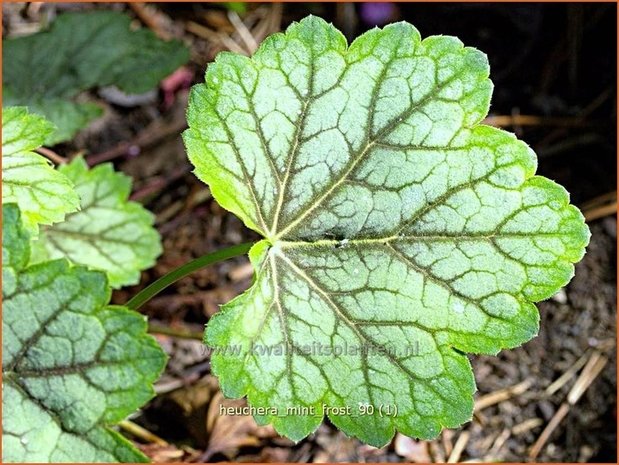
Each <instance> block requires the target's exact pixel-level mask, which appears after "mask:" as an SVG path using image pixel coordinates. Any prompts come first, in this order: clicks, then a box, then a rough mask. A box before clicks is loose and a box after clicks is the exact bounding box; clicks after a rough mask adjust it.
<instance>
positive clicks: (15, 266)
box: [2, 204, 165, 462]
mask: <svg viewBox="0 0 619 465" xmlns="http://www.w3.org/2000/svg"><path fill="white" fill-rule="evenodd" d="M2 233H3V242H2V278H3V279H2V297H3V301H2V461H3V462H115V461H120V462H142V461H147V458H146V457H145V456H144V455H143V454H142V453H141V452H139V451H138V450H137V449H136V448H135V447H134V446H133V445H132V444H131V443H130V442H129V441H127V440H126V439H125V438H123V437H122V436H121V435H119V434H118V433H117V432H116V431H114V430H113V429H111V428H110V427H111V426H112V425H114V424H115V423H117V422H118V421H120V420H123V419H124V418H125V417H127V416H128V415H129V414H131V413H132V412H133V411H134V410H135V409H137V408H138V407H140V406H141V405H142V404H144V403H145V402H146V401H148V400H149V399H150V398H151V397H152V396H153V394H154V391H153V389H152V383H153V382H154V380H155V379H156V378H157V377H158V376H159V373H160V372H161V370H162V369H163V366H164V364H165V354H164V353H163V351H162V350H161V348H160V347H159V345H158V344H157V342H156V341H155V340H154V339H153V338H152V337H151V336H149V335H147V334H146V321H145V319H144V317H143V316H142V315H140V314H139V313H136V312H133V311H130V310H128V309H127V308H125V307H119V306H110V305H108V302H109V299H110V289H109V287H108V286H107V280H106V277H105V275H104V274H103V273H101V272H98V271H89V270H86V269H85V268H84V267H79V266H76V267H74V266H72V265H70V264H69V262H68V261H66V260H64V259H61V260H54V261H48V262H45V263H40V264H37V265H34V266H28V265H27V264H28V261H29V254H30V250H29V239H30V238H29V234H28V233H27V232H26V230H25V229H24V228H23V226H22V224H21V219H20V212H19V209H18V207H17V206H16V205H15V204H8V205H3V207H2Z"/></svg>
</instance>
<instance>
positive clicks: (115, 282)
mask: <svg viewBox="0 0 619 465" xmlns="http://www.w3.org/2000/svg"><path fill="white" fill-rule="evenodd" d="M59 171H60V173H61V174H63V175H64V176H66V177H67V178H68V179H69V180H70V181H71V182H72V183H73V184H74V185H75V191H76V192H77V193H78V195H79V197H80V210H79V211H77V212H73V213H70V214H68V215H67V216H66V219H65V221H63V222H62V223H57V224H54V225H52V226H49V227H45V228H43V230H42V232H41V235H40V237H39V239H38V241H37V242H36V243H35V246H36V247H35V250H36V257H35V261H43V260H48V259H51V258H67V259H69V260H70V261H71V262H73V263H75V264H79V265H86V266H88V267H90V268H94V269H98V270H102V271H105V272H106V273H107V275H108V279H109V282H110V285H111V286H112V287H115V288H118V287H121V286H126V285H130V284H137V283H138V282H139V280H140V271H141V270H143V269H146V268H149V267H151V266H153V265H154V263H155V259H156V258H157V256H159V254H160V253H161V241H160V238H159V234H158V233H157V231H156V230H155V228H154V227H153V222H154V215H153V214H152V213H150V212H149V211H148V210H146V209H145V208H144V207H143V206H142V205H140V204H139V203H137V202H132V201H129V200H128V197H129V193H130V191H131V179H130V178H129V177H128V176H126V175H124V174H122V173H119V172H115V171H114V168H113V166H112V165H111V164H110V163H105V164H103V165H98V166H96V167H94V168H92V169H89V168H88V166H87V165H86V162H85V161H84V159H83V158H81V157H77V158H75V159H74V160H73V161H71V163H69V164H67V165H64V166H60V167H59Z"/></svg>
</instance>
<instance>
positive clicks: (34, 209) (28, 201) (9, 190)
mask: <svg viewBox="0 0 619 465" xmlns="http://www.w3.org/2000/svg"><path fill="white" fill-rule="evenodd" d="M53 130H54V126H53V125H52V124H51V123H50V122H49V121H47V120H45V118H43V117H41V116H38V115H34V114H30V113H28V110H27V109H26V108H24V107H8V108H4V109H3V111H2V203H8V202H15V203H17V204H18V205H19V208H20V209H21V211H22V214H23V216H24V223H25V226H26V228H27V229H28V231H29V232H30V233H31V234H36V231H37V225H38V224H51V223H54V222H57V221H62V220H63V219H64V217H65V214H66V213H69V212H72V211H75V210H76V209H77V208H78V207H79V199H78V197H77V194H76V193H75V191H74V189H73V183H72V182H71V181H70V180H69V179H68V178H67V177H66V176H64V175H63V174H61V173H59V172H58V171H56V170H54V168H53V166H51V163H50V162H49V160H47V159H46V158H45V157H42V156H41V155H38V154H36V153H34V152H33V150H35V149H37V148H39V147H40V146H41V145H42V144H43V141H44V140H45V138H46V137H47V136H48V135H49V134H50V133H52V132H53Z"/></svg>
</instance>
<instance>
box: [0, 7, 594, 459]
mask: <svg viewBox="0 0 619 465" xmlns="http://www.w3.org/2000/svg"><path fill="white" fill-rule="evenodd" d="M488 76H489V67H488V62H487V58H486V56H485V55H484V54H483V53H481V52H479V51H478V50H475V49H473V48H469V47H464V46H463V45H462V43H461V42H460V41H459V40H458V39H456V38H454V37H448V36H435V37H429V38H426V39H424V40H421V38H420V35H419V33H418V32H417V30H416V29H415V28H414V27H413V26H411V25H410V24H407V23H397V24H393V25H389V26H387V27H385V28H384V29H373V30H371V31H369V32H367V33H365V34H363V35H362V36H360V37H359V38H358V39H356V40H355V41H354V42H353V43H352V44H350V45H347V43H346V40H345V38H344V37H343V35H342V34H341V33H340V32H339V31H338V30H337V29H335V28H334V27H333V26H332V25H330V24H328V23H326V22H325V21H323V20H322V19H319V18H316V17H312V16H310V17H308V18H306V19H304V20H302V21H301V22H299V23H294V24H293V25H291V26H290V27H289V28H288V30H287V31H286V32H285V33H280V34H274V35H272V36H271V37H269V38H267V39H266V40H265V41H264V42H263V43H262V45H261V46H260V48H259V49H258V51H257V52H256V53H255V55H254V56H253V57H252V58H247V57H244V56H240V55H236V54H233V53H226V52H224V53H220V54H219V55H218V57H217V59H216V61H215V62H214V63H212V64H210V65H209V67H208V70H207V73H206V82H205V84H200V85H197V86H196V87H195V88H194V89H193V91H192V94H191V98H190V103H189V109H188V122H189V129H188V130H187V131H186V132H185V133H184V140H185V144H186V147H187V151H188V155H189V158H190V160H191V162H192V163H193V165H194V166H195V172H196V174H197V175H198V177H199V178H200V179H202V180H203V181H204V182H206V183H207V184H208V185H209V187H210V189H211V191H212V193H213V196H214V197H215V199H216V200H217V201H218V202H219V203H220V204H221V205H222V206H223V207H224V208H226V209H228V210H230V211H231V212H233V213H234V214H236V215H237V216H238V217H239V218H241V219H242V220H243V222H244V223H245V225H247V227H249V228H251V229H253V230H254V231H256V232H258V233H259V234H260V235H261V236H262V237H263V239H262V240H261V241H259V242H258V243H256V244H254V245H253V246H251V249H250V245H248V244H241V245H238V246H234V247H231V248H229V249H224V250H221V251H218V252H215V253H212V254H209V255H206V256H204V257H200V258H198V259H196V260H195V261H193V262H190V263H188V264H186V265H184V266H182V267H180V268H179V269H177V270H174V271H173V272H171V273H170V274H169V275H166V276H164V277H163V278H161V279H160V280H158V281H156V282H154V283H153V284H151V285H150V286H148V287H147V288H145V289H144V290H143V291H141V292H140V293H138V294H137V295H136V296H135V297H134V298H133V299H131V300H130V301H129V302H128V303H127V305H126V307H118V306H109V305H108V302H109V293H110V288H109V286H108V282H109V283H110V284H111V285H112V286H115V287H119V286H122V285H125V284H131V283H135V282H137V280H138V278H139V271H140V270H141V269H144V268H145V267H148V266H151V265H152V263H153V261H154V259H155V258H156V256H157V255H158V254H159V253H160V250H161V249H160V245H159V238H158V235H157V233H156V232H155V231H154V230H153V228H152V215H150V214H149V213H148V212H146V211H145V210H144V209H143V208H142V207H140V206H139V205H137V204H135V203H133V202H129V201H128V200H127V197H128V192H129V189H130V183H129V180H128V179H127V178H126V177H124V176H123V175H121V174H118V173H114V171H113V170H112V168H111V167H110V166H100V167H96V168H93V169H91V170H89V169H88V168H87V166H86V164H85V163H84V161H83V160H81V159H76V160H74V161H73V162H71V163H70V164H69V165H66V166H63V167H61V168H60V169H58V170H54V169H52V168H51V167H50V166H48V164H47V163H46V161H45V160H44V159H42V158H41V157H40V156H39V155H37V154H35V153H33V150H35V149H36V148H37V147H38V146H39V145H40V144H41V143H42V142H43V141H44V140H46V139H45V138H46V137H47V136H48V135H49V134H50V131H52V130H53V127H52V126H50V125H49V123H47V122H45V120H43V119H42V118H40V117H38V116H34V115H31V114H28V112H27V111H26V110H25V109H23V108H16V109H5V110H4V114H3V178H4V183H3V202H5V203H7V205H3V236H4V240H3V289H2V290H3V299H4V300H3V315H2V319H3V341H2V344H3V389H4V395H3V412H4V413H3V459H4V460H5V461H42V460H51V461H60V460H69V461H89V460H103V461H111V460H121V461H138V460H143V459H145V457H144V456H143V455H141V454H140V453H139V452H138V451H137V450H136V449H135V448H133V447H132V446H131V445H130V444H129V443H128V442H127V441H126V440H125V439H123V438H122V437H121V436H120V435H118V434H117V433H116V432H115V431H113V430H112V429H110V426H112V425H113V424H114V423H116V422H117V421H119V420H120V419H122V418H124V417H126V416H127V415H128V414H129V413H130V412H131V411H133V410H134V409H135V408H137V407H139V406H140V405H142V404H143V403H144V402H145V401H146V400H148V399H149V398H150V396H151V395H152V389H151V386H150V385H151V383H152V382H153V381H154V379H155V378H156V377H157V375H158V373H159V371H160V370H161V368H162V366H163V363H164V361H165V356H164V355H163V353H162V351H161V350H160V349H159V347H158V346H157V344H156V343H155V342H154V341H153V340H152V339H151V338H150V337H149V336H147V335H146V334H145V324H144V320H143V318H142V317H140V315H139V314H137V313H135V312H133V311H132V310H130V309H136V308H138V307H139V306H140V305H142V304H143V303H144V302H145V301H147V300H148V299H149V298H150V297H152V296H153V295H154V294H155V293H157V292H159V291H161V290H162V289H163V288H165V287H166V286H167V285H169V284H171V283H172V282H174V281H175V280H177V279H179V278H180V277H182V276H185V275H186V274H188V273H190V272H191V271H193V270H195V269H197V268H199V267H202V266H205V265H207V264H209V263H213V262H214V261H217V260H221V259H225V258H230V257H232V256H236V255H240V254H244V253H246V252H249V258H250V260H251V262H252V264H253V266H254V269H255V277H254V282H253V284H252V286H251V288H250V289H249V290H247V291H246V292H245V293H243V294H242V295H240V296H238V297H237V298H235V299H233V300H232V301H231V302H229V303H228V304H226V305H224V306H223V307H222V309H221V311H220V312H219V313H218V314H216V315H215V316H214V317H213V318H211V320H210V321H209V323H208V326H207V329H206V333H205V343H206V344H207V345H208V346H209V347H211V348H212V349H213V351H212V356H211V362H212V370H213V372H214V373H215V374H216V375H217V376H218V377H219V380H220V384H221V388H222V390H223V392H224V394H225V395H226V396H228V397H242V396H247V398H248V401H249V403H250V405H251V406H252V407H254V408H255V409H256V410H255V411H256V415H255V418H256V420H257V421H258V422H259V423H260V424H265V423H271V424H273V425H274V427H275V428H276V430H277V431H278V432H279V433H281V434H282V435H285V436H287V437H289V438H291V439H293V440H295V441H298V440H300V439H302V438H303V437H305V436H307V435H308V434H310V433H311V432H312V431H314V430H315V429H316V428H317V427H318V426H319V425H320V423H321V422H322V420H323V418H324V416H325V415H327V416H328V417H329V418H330V420H331V421H332V423H333V424H335V425H336V426H337V427H338V428H340V429H341V430H342V431H343V432H345V433H346V434H348V435H352V436H356V437H358V438H359V439H361V440H362V441H365V442H366V443H368V444H372V445H374V446H382V445H385V444H386V443H388V441H389V440H390V439H391V438H392V437H393V435H394V433H395V431H400V432H401V433H403V434H405V435H408V436H413V437H417V438H433V437H435V436H436V435H437V434H438V433H439V432H440V431H441V428H443V427H457V426H458V425H460V424H462V423H463V422H465V421H468V420H469V419H470V418H471V414H472V409H473V393H474V391H475V383H474V378H473V373H472V370H471V366H470V364H469V361H468V358H467V355H466V354H467V353H474V354H496V353H497V352H499V351H500V350H502V349H505V348H511V347H516V346H518V345H520V344H522V343H524V342H526V341H528V340H529V339H531V338H532V337H533V336H535V334H536V333H537V331H538V325H539V314H538V311H537V309H536V307H535V305H534V303H535V302H537V301H540V300H543V299H546V298H548V297H550V296H551V295H552V294H553V293H555V292H556V291H557V290H558V289H559V288H561V286H563V285H565V284H566V283H567V282H568V281H569V280H570V279H571V277H572V276H573V273H574V266H573V264H574V263H575V262H577V261H579V260H580V259H581V258H582V256H583V254H584V251H585V247H586V245H587V244H588V241H589V230H588V228H587V226H586V225H585V222H584V218H583V216H582V215H581V213H580V212H579V211H578V210H577V209H576V208H575V207H574V206H572V205H570V204H569V196H568V193H567V192H566V191H565V189H563V188H562V187H561V186H559V185H557V184H555V183H554V182H552V181H550V180H548V179H546V178H543V177H541V176H536V175H535V170H536V156H535V154H534V153H533V151H532V150H531V149H530V148H529V147H528V146H527V145H526V144H525V143H523V142H521V141H519V140H517V139H516V138H515V137H514V136H513V135H512V134H509V133H507V132H504V131H502V130H499V129H495V128H492V127H488V126H484V125H483V124H480V122H481V121H482V119H483V118H484V117H485V116H486V114H487V112H488V107H489V104H490V96H491V92H492V84H491V82H490V80H489V78H488ZM45 199H49V200H50V201H49V202H45V201H43V200H45ZM52 200H53V202H52ZM20 211H21V213H20ZM63 219H64V222H63ZM39 229H40V231H39ZM31 237H36V240H34V241H31V240H30V238H31ZM68 260H70V261H68ZM87 267H88V268H94V269H95V270H100V271H94V270H91V269H88V268H87Z"/></svg>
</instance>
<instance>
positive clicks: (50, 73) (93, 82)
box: [2, 11, 189, 144]
mask: <svg viewBox="0 0 619 465" xmlns="http://www.w3.org/2000/svg"><path fill="white" fill-rule="evenodd" d="M130 22H131V18H130V17H129V16H126V15H124V14H122V13H119V12H114V11H94V12H87V13H65V14H62V15H60V16H58V18H57V19H56V20H55V21H54V22H53V23H52V26H51V28H50V29H49V30H48V31H44V32H40V33H37V34H33V35H30V36H26V37H19V38H16V39H9V40H5V41H4V43H3V60H4V63H5V67H4V68H3V74H2V81H3V84H4V96H3V97H4V104H5V105H28V106H32V110H33V111H36V112H41V113H42V114H44V115H45V116H46V117H48V118H49V119H50V120H51V121H52V122H53V123H54V124H55V125H56V126H57V128H58V132H56V133H53V134H52V135H50V136H49V138H48V139H47V143H48V144H52V143H56V142H60V141H63V140H68V139H70V138H71V137H72V136H73V135H74V134H75V132H76V131H77V130H78V129H80V128H81V127H84V126H85V125H86V124H87V123H88V122H89V121H91V120H92V119H94V118H96V117H97V116H99V114H100V110H96V109H95V107H94V106H93V104H76V103H65V104H62V103H60V101H63V100H65V101H70V99H71V98H72V97H74V96H75V95H76V94H78V93H79V92H81V91H84V90H87V89H90V88H92V87H97V86H109V85H115V86H118V87H119V88H120V89H121V90H123V91H125V92H128V93H143V92H146V91H148V90H151V89H152V88H154V87H155V86H156V85H157V84H158V83H159V81H160V80H161V79H163V78H164V77H165V76H167V75H168V74H170V73H171V72H172V71H174V70H175V69H176V68H178V67H179V66H181V65H182V64H184V63H185V62H187V61H188V60H189V51H188V50H187V48H185V47H184V46H183V45H182V44H181V43H180V42H178V41H170V42H164V41H162V40H160V39H158V38H157V37H156V36H155V35H154V34H153V33H152V32H151V31H150V30H148V29H138V30H136V31H132V30H131V29H130V27H129V25H130ZM59 51H61V53H59Z"/></svg>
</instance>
